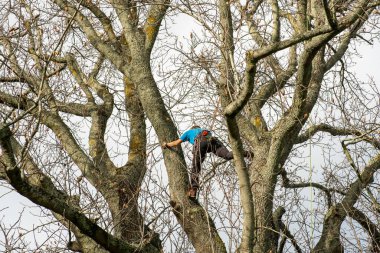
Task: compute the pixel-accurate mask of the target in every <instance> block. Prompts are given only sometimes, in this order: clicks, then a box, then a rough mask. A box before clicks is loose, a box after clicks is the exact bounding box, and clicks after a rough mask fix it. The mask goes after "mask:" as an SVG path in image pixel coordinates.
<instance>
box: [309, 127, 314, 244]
mask: <svg viewBox="0 0 380 253" xmlns="http://www.w3.org/2000/svg"><path fill="white" fill-rule="evenodd" d="M309 129H310V128H309ZM309 132H310V130H309ZM312 176H313V167H312V163H311V138H310V133H309V182H310V212H311V217H310V222H311V238H310V248H313V245H314V211H313V210H314V207H313V202H314V194H313V187H312Z"/></svg>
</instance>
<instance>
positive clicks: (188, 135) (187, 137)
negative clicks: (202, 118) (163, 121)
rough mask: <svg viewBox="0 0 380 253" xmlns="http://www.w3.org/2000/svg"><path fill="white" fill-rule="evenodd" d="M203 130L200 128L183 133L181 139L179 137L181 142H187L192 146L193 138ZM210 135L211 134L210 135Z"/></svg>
mask: <svg viewBox="0 0 380 253" xmlns="http://www.w3.org/2000/svg"><path fill="white" fill-rule="evenodd" d="M203 130H204V129H202V128H195V129H190V130H187V131H186V132H184V133H183V134H182V135H181V137H179V138H180V139H181V140H182V141H183V142H185V141H188V142H190V143H191V144H193V145H194V141H195V138H196V137H197V136H198V134H200V133H201V132H202V131H203ZM210 134H211V133H210Z"/></svg>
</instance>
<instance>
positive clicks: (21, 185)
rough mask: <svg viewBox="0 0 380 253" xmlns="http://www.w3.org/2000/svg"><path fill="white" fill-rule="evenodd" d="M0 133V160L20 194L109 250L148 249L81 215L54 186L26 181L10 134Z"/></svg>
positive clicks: (8, 131) (129, 250)
mask: <svg viewBox="0 0 380 253" xmlns="http://www.w3.org/2000/svg"><path fill="white" fill-rule="evenodd" d="M0 132H2V134H1V135H2V138H1V139H0V145H1V147H2V148H3V155H2V156H1V158H0V160H1V162H2V163H3V164H4V166H5V168H6V174H7V176H8V178H9V181H10V184H11V185H12V186H13V187H14V188H15V189H16V190H17V191H18V192H19V193H20V194H22V195H23V196H25V197H27V198H28V199H30V200H31V201H33V202H34V203H36V204H38V205H41V206H43V207H46V208H48V209H50V210H52V211H54V212H56V213H58V214H60V215H62V216H64V217H66V218H67V219H69V220H70V221H71V222H73V223H74V224H75V225H76V226H77V227H78V228H80V230H81V231H82V232H83V233H84V234H86V235H87V236H90V237H91V238H93V239H94V240H95V241H96V242H97V243H99V244H100V245H102V246H103V247H104V248H105V249H107V250H109V251H111V252H116V253H117V252H120V253H122V252H123V253H124V252H149V245H148V246H147V247H145V248H141V249H137V248H136V247H134V246H131V245H129V244H127V243H125V242H124V241H123V240H119V239H117V238H115V237H114V236H112V235H111V234H109V233H107V232H106V231H104V230H103V229H102V228H101V227H99V226H98V225H97V224H95V223H93V222H92V221H91V220H90V219H88V218H87V217H86V216H85V215H84V214H82V213H81V212H80V210H78V209H77V208H75V207H73V206H71V205H70V204H68V202H67V201H65V199H66V198H67V196H64V195H63V194H62V193H61V192H60V191H58V190H57V189H55V188H50V189H46V188H43V187H39V186H35V185H31V184H29V182H28V180H27V178H25V177H24V176H22V172H21V169H20V168H19V167H18V165H17V162H16V160H15V157H14V154H13V149H12V145H11V143H10V136H11V135H12V133H11V132H10V130H9V129H8V128H1V129H0Z"/></svg>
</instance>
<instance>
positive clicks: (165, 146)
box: [161, 142, 169, 149]
mask: <svg viewBox="0 0 380 253" xmlns="http://www.w3.org/2000/svg"><path fill="white" fill-rule="evenodd" d="M161 147H162V148H163V149H166V148H169V146H168V144H167V143H166V142H164V143H162V145H161Z"/></svg>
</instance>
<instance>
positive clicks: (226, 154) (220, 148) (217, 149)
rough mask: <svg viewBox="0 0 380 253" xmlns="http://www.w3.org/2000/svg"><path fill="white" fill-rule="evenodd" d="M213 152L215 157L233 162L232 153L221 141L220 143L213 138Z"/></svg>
mask: <svg viewBox="0 0 380 253" xmlns="http://www.w3.org/2000/svg"><path fill="white" fill-rule="evenodd" d="M211 152H213V153H214V154H215V155H217V156H219V157H221V158H224V159H225V160H231V159H233V158H234V156H233V155H232V152H231V151H229V150H228V149H227V148H226V147H225V146H224V145H223V143H222V142H221V141H219V140H218V139H216V138H213V139H212V140H211Z"/></svg>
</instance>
